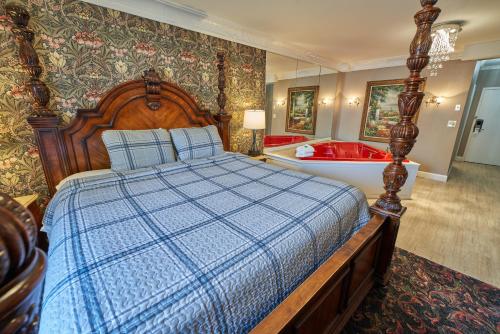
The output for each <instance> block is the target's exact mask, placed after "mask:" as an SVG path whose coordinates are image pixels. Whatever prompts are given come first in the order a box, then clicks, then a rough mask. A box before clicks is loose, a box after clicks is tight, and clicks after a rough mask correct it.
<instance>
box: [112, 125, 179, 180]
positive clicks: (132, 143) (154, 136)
mask: <svg viewBox="0 0 500 334" xmlns="http://www.w3.org/2000/svg"><path fill="white" fill-rule="evenodd" d="M102 140H103V141H104V145H106V149H107V150H108V154H109V159H110V160H111V169H112V170H114V171H125V170H133V169H138V168H143V167H150V166H155V165H161V164H165V163H168V162H174V161H175V152H174V148H173V146H172V141H171V139H170V134H169V133H168V132H167V130H165V129H154V130H108V131H104V132H103V133H102Z"/></svg>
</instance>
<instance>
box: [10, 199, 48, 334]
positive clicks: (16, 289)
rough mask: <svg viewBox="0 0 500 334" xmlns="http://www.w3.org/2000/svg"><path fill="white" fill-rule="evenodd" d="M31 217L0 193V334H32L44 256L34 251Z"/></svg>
mask: <svg viewBox="0 0 500 334" xmlns="http://www.w3.org/2000/svg"><path fill="white" fill-rule="evenodd" d="M36 241H37V226H36V222H35V219H34V218H33V216H32V214H31V213H30V212H29V211H28V210H27V209H26V208H24V207H23V206H22V205H21V204H19V203H18V202H16V201H15V200H13V199H12V198H11V197H9V196H8V195H7V194H3V193H0V332H1V333H36V332H37V331H38V321H39V314H40V301H41V292H42V285H43V278H44V276H45V271H46V267H47V261H46V257H45V254H44V253H43V252H42V251H41V250H40V249H38V248H36Z"/></svg>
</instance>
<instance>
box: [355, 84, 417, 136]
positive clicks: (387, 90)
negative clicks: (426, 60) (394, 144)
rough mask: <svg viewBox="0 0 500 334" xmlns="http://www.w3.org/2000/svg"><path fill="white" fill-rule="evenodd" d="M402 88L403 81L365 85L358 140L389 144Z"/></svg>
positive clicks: (396, 117)
mask: <svg viewBox="0 0 500 334" xmlns="http://www.w3.org/2000/svg"><path fill="white" fill-rule="evenodd" d="M404 86H405V84H404V80H403V79H398V80H384V81H369V82H368V83H367V87H366V96H365V106H364V109H363V119H362V121H361V129H360V131H359V139H361V140H367V141H376V142H383V143H388V142H389V139H390V136H391V127H392V126H393V125H395V124H397V123H398V122H399V109H398V95H399V94H400V93H401V92H403V90H404ZM417 115H418V113H417ZM416 117H417V116H415V120H416ZM415 120H414V121H415Z"/></svg>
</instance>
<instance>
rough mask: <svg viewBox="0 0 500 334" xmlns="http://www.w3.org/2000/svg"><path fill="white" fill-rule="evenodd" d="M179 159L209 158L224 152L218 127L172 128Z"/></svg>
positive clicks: (171, 131) (171, 133) (171, 132)
mask: <svg viewBox="0 0 500 334" xmlns="http://www.w3.org/2000/svg"><path fill="white" fill-rule="evenodd" d="M170 135H171V136H172V141H173V142H174V146H175V150H176V151H177V156H178V157H179V160H181V161H185V160H191V159H200V158H208V157H212V156H214V155H219V154H222V153H224V146H223V145H222V140H221V139H220V136H219V132H218V131H217V127H216V126H214V125H208V126H205V127H203V128H180V129H170Z"/></svg>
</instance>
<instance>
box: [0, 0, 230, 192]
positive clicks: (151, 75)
mask: <svg viewBox="0 0 500 334" xmlns="http://www.w3.org/2000/svg"><path fill="white" fill-rule="evenodd" d="M6 13H7V15H8V16H9V17H10V19H11V20H12V22H13V29H12V30H13V32H14V34H15V36H16V40H17V42H18V44H19V60H20V62H21V64H22V65H23V67H24V68H25V69H26V71H27V72H28V74H29V75H30V77H29V81H28V82H27V84H26V85H27V87H28V88H29V90H28V91H29V92H30V94H31V97H32V98H33V106H34V111H35V113H34V115H33V116H32V117H29V118H28V123H29V124H30V125H31V126H32V127H33V130H34V132H35V138H36V141H37V143H38V148H39V151H40V159H41V161H42V165H43V170H44V173H45V178H46V180H47V185H48V187H49V192H50V194H51V195H53V194H54V193H55V191H56V189H55V186H56V185H57V184H58V183H59V182H60V181H61V180H62V179H64V178H65V177H67V176H69V175H71V174H74V173H78V172H83V171H87V170H94V169H103V168H109V166H110V163H109V157H108V154H107V151H106V149H105V147H104V143H103V142H102V139H101V134H102V132H103V131H104V130H107V129H132V130H133V129H137V130H139V129H157V128H164V129H172V128H182V127H193V126H206V125H209V124H213V125H216V126H217V128H218V129H219V134H220V136H221V138H222V142H223V143H224V150H226V151H229V150H230V147H231V146H230V133H229V122H230V120H231V115H230V114H228V113H227V112H226V110H225V105H226V95H225V93H224V89H225V86H226V77H225V72H224V53H222V52H218V53H217V69H218V71H219V76H218V89H219V93H218V95H217V104H218V106H219V111H218V112H217V114H215V115H212V114H211V113H210V111H208V110H202V109H201V108H200V107H199V106H198V104H197V103H196V101H195V100H194V99H193V97H192V96H190V95H189V94H188V93H187V92H186V91H184V90H183V89H182V88H180V87H178V86H176V85H175V84H172V83H168V82H165V81H162V80H161V78H160V76H159V75H158V73H156V71H155V70H154V69H149V70H146V71H145V72H144V75H143V77H142V80H132V81H128V82H125V83H122V84H120V85H118V86H116V87H114V88H112V89H111V90H110V91H108V93H107V94H105V95H104V96H103V97H102V99H101V100H100V101H99V103H98V104H97V106H96V107H95V108H94V109H82V110H78V111H77V115H76V117H75V119H73V121H72V122H71V123H70V124H69V125H67V126H65V127H62V126H61V125H60V119H59V117H58V116H57V115H56V114H54V112H53V111H51V110H49V109H48V108H47V106H48V104H49V101H50V91H49V89H48V88H47V86H46V85H45V84H44V83H43V82H42V81H41V80H40V79H39V78H40V76H41V74H42V72H43V69H42V67H41V66H40V61H39V59H38V55H37V53H36V50H35V49H34V48H33V45H32V41H33V38H34V33H33V31H32V30H30V29H29V28H28V22H29V19H30V15H29V13H28V12H27V11H26V9H24V8H23V7H21V6H18V5H16V4H9V5H7V6H6Z"/></svg>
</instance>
